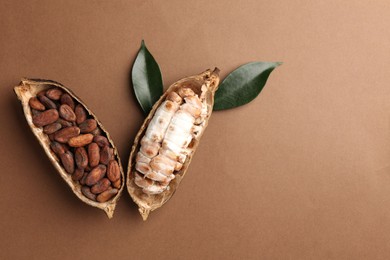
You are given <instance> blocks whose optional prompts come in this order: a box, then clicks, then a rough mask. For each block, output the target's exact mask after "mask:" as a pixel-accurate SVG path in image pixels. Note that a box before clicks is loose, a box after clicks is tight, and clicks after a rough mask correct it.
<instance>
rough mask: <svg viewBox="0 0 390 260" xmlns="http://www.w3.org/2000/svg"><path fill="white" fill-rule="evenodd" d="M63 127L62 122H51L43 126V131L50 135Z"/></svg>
mask: <svg viewBox="0 0 390 260" xmlns="http://www.w3.org/2000/svg"><path fill="white" fill-rule="evenodd" d="M61 128H62V125H61V124H60V123H56V122H54V123H51V124H50V125H47V126H45V127H44V128H43V132H44V133H45V134H47V135H50V134H52V133H54V132H56V131H58V130H60V129H61Z"/></svg>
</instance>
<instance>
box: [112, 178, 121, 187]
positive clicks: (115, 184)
mask: <svg viewBox="0 0 390 260" xmlns="http://www.w3.org/2000/svg"><path fill="white" fill-rule="evenodd" d="M121 184H122V182H121V179H118V180H117V181H114V182H113V183H112V186H113V187H114V188H117V189H119V188H120V187H121Z"/></svg>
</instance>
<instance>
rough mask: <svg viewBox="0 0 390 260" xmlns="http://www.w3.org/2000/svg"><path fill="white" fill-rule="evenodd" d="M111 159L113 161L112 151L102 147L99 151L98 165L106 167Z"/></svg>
mask: <svg viewBox="0 0 390 260" xmlns="http://www.w3.org/2000/svg"><path fill="white" fill-rule="evenodd" d="M112 159H114V149H112V148H110V147H108V146H104V147H103V148H102V149H101V150H100V163H102V164H105V165H107V164H108V162H109V161H110V160H112Z"/></svg>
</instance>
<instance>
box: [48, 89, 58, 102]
mask: <svg viewBox="0 0 390 260" xmlns="http://www.w3.org/2000/svg"><path fill="white" fill-rule="evenodd" d="M61 95H62V90H61V89H59V88H51V89H49V90H47V91H46V97H48V98H50V99H51V100H59V99H60V98H61Z"/></svg>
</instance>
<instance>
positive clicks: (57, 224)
mask: <svg viewBox="0 0 390 260" xmlns="http://www.w3.org/2000/svg"><path fill="white" fill-rule="evenodd" d="M80 2H82V1H49V0H48V1H24V2H23V1H5V0H2V1H1V2H0V74H1V76H0V86H1V88H0V98H1V103H0V104H1V107H0V120H1V121H0V126H1V134H0V144H1V148H0V156H1V160H0V169H1V174H0V203H1V217H0V230H1V237H0V245H1V248H0V249H1V250H0V258H2V259H49V258H50V259H52V258H53V257H56V258H57V257H60V256H61V257H62V258H64V259H131V258H132V259H389V257H390V245H389V243H390V88H389V82H390V73H389V65H390V50H389V46H390V33H389V23H390V4H389V1H386V0H384V1H258V0H255V1H240V3H238V2H237V3H235V4H233V2H232V1H230V2H229V1H193V2H189V1H181V0H177V1H141V0H139V1H83V3H80ZM342 2H344V3H342ZM142 39H145V41H146V44H147V46H148V48H149V49H150V50H151V52H152V53H153V54H154V56H155V58H156V59H157V61H158V62H159V64H160V67H161V70H162V73H163V78H164V82H165V87H167V86H168V85H169V84H171V83H173V82H174V81H176V80H178V79H180V78H182V77H184V76H187V75H192V74H197V73H199V72H201V71H203V70H204V69H206V68H212V67H214V66H218V67H220V68H221V70H222V77H225V76H226V75H227V73H229V72H230V71H232V70H233V69H235V68H236V67H237V66H239V65H241V64H243V63H246V62H249V61H255V60H264V61H283V62H284V64H283V66H281V67H280V68H278V69H276V70H275V71H274V73H273V74H272V75H271V77H270V80H269V82H268V84H267V86H266V87H265V89H264V90H263V92H262V93H261V95H260V96H259V97H258V98H257V99H255V101H253V102H252V103H250V104H248V105H246V106H243V107H240V108H237V109H233V110H229V111H222V112H215V113H214V114H213V117H212V118H211V121H210V125H209V127H208V129H207V131H206V132H205V135H204V137H203V140H202V142H201V144H200V146H199V149H198V151H197V152H196V155H195V157H194V160H193V162H192V165H191V167H190V170H189V172H188V174H187V176H186V178H185V180H184V181H183V182H182V185H181V187H180V188H179V190H178V192H177V193H176V194H175V196H174V197H173V198H172V200H170V201H169V202H168V203H167V204H166V205H165V206H164V207H163V208H161V209H160V210H158V211H156V212H153V213H152V214H151V216H150V218H149V220H148V221H147V222H143V221H142V219H141V217H140V216H139V215H138V212H137V210H136V207H135V205H134V204H133V202H132V201H131V199H130V197H129V196H128V194H127V192H126V191H125V192H124V193H123V196H122V198H121V200H120V201H119V204H118V206H117V210H116V212H115V215H114V218H113V219H112V220H108V219H107V218H106V216H105V215H104V213H103V212H102V211H100V210H97V209H95V208H92V207H89V206H87V205H85V204H83V203H82V202H80V201H79V200H78V199H77V198H76V196H74V195H73V194H72V193H71V191H70V189H69V188H68V187H67V185H66V184H65V182H64V181H63V180H62V179H61V178H60V177H59V175H57V173H56V172H55V170H54V167H52V166H51V164H50V163H49V161H48V160H47V158H46V157H45V154H44V152H43V151H42V149H41V148H40V147H39V145H38V142H37V141H36V140H35V139H34V137H33V135H32V133H31V132H30V130H29V128H28V127H27V124H26V122H25V119H24V117H23V114H22V110H21V107H20V104H19V102H18V101H17V99H16V96H15V95H14V93H13V91H12V87H13V86H15V85H16V84H18V83H19V80H20V78H21V77H35V78H47V79H53V80H57V81H59V82H61V83H63V84H65V85H66V86H68V87H70V88H72V89H73V90H74V91H75V92H76V93H77V94H78V95H79V96H80V97H81V98H82V99H83V100H85V102H86V103H87V105H88V106H89V107H90V108H91V109H92V110H93V111H94V112H95V113H96V115H97V116H98V117H99V118H100V120H101V121H102V122H103V124H104V125H105V126H106V128H107V129H108V130H109V132H110V133H111V135H112V137H113V139H114V141H115V143H116V145H117V147H118V149H119V152H120V155H121V157H122V160H123V162H124V166H125V167H126V166H127V158H128V156H129V153H130V147H131V145H132V141H133V139H134V136H135V133H136V132H137V130H138V128H139V126H140V125H141V123H142V120H143V118H144V116H143V114H142V112H141V110H140V109H139V107H138V105H137V102H136V100H135V98H134V94H133V92H132V91H131V88H130V87H129V71H130V69H131V66H132V63H133V61H134V58H135V55H136V53H137V50H138V48H139V45H140V42H141V40H142Z"/></svg>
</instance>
